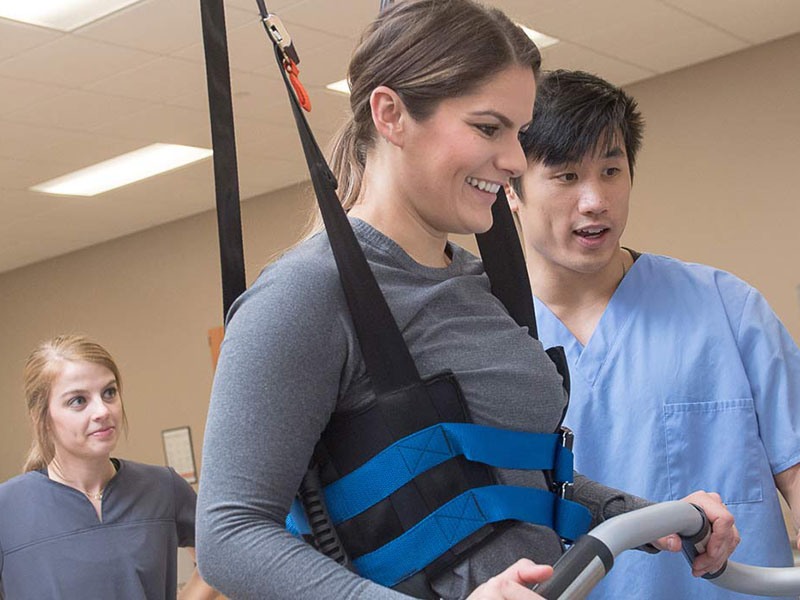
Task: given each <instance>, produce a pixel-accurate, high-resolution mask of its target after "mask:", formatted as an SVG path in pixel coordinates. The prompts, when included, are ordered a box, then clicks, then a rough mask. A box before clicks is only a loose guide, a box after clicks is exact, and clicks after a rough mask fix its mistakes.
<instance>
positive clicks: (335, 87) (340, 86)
mask: <svg viewBox="0 0 800 600" xmlns="http://www.w3.org/2000/svg"><path fill="white" fill-rule="evenodd" d="M325 87H326V88H327V89H329V90H332V91H334V92H338V93H340V94H345V95H346V96H349V95H350V86H349V85H347V79H342V80H341V81H334V82H333V83H329V84H328V85H326V86H325Z"/></svg>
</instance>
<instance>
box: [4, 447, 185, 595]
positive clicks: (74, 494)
mask: <svg viewBox="0 0 800 600" xmlns="http://www.w3.org/2000/svg"><path fill="white" fill-rule="evenodd" d="M115 460H116V459H115ZM116 463H117V464H118V466H119V470H118V471H117V474H116V475H115V476H114V477H113V478H112V479H111V481H110V482H109V483H108V486H106V489H105V492H104V494H103V500H102V521H101V520H100V519H99V518H98V516H97V512H96V511H95V509H94V506H93V505H92V503H91V502H90V501H89V499H88V498H87V497H86V496H85V495H84V494H83V493H82V492H79V491H78V490H75V489H73V488H71V487H69V486H66V485H63V484H61V483H58V482H55V481H52V480H51V479H49V478H48V477H47V473H46V472H44V471H31V472H29V473H25V474H24V475H20V476H18V477H14V478H13V479H10V480H8V481H6V482H5V483H3V484H0V598H3V597H4V598H6V600H28V599H30V600H42V599H43V598H47V599H53V600H57V599H60V598H63V599H73V598H87V599H88V598H91V599H95V598H97V599H99V598H120V599H123V598H124V599H125V600H139V599H142V600H144V599H146V600H159V599H162V598H163V599H167V598H169V599H173V598H175V596H176V587H177V548H178V546H181V547H183V546H194V512H195V501H196V496H195V492H194V490H193V489H192V488H191V487H190V486H189V484H188V483H186V482H185V481H184V480H183V479H182V478H181V477H180V476H179V475H178V474H177V473H175V471H174V470H172V469H169V468H167V467H159V466H153V465H143V464H140V463H135V462H130V461H122V460H117V461H116Z"/></svg>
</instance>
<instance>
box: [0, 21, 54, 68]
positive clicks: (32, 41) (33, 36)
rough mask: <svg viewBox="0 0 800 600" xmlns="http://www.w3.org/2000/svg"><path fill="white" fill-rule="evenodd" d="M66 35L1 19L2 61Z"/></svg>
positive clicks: (0, 55)
mask: <svg viewBox="0 0 800 600" xmlns="http://www.w3.org/2000/svg"><path fill="white" fill-rule="evenodd" d="M63 35H64V34H63V33H61V32H60V31H53V30H52V29H45V28H44V27H36V26H34V25H28V24H27V23H19V22H17V21H10V20H8V19H0V60H3V59H6V58H8V57H10V56H14V55H15V54H22V53H23V52H25V51H26V50H30V49H31V48H35V47H36V46H41V45H43V44H46V43H48V42H52V41H54V40H56V39H58V38H60V37H62V36H63Z"/></svg>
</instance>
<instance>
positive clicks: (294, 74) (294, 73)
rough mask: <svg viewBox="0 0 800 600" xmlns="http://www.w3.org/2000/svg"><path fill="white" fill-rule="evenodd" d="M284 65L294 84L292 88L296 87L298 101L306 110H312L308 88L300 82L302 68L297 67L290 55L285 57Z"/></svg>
mask: <svg viewBox="0 0 800 600" xmlns="http://www.w3.org/2000/svg"><path fill="white" fill-rule="evenodd" d="M283 67H284V69H286V72H287V73H289V81H290V82H291V84H292V88H294V93H295V95H296V96H297V101H298V102H299V103H300V106H302V107H303V109H304V110H305V111H306V112H311V98H310V97H309V96H308V92H307V91H306V88H305V87H303V84H302V83H301V82H300V78H299V77H298V76H299V75H300V69H298V68H297V64H295V62H294V61H293V60H292V59H291V58H288V57H284V59H283Z"/></svg>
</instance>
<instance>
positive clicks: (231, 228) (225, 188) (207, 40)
mask: <svg viewBox="0 0 800 600" xmlns="http://www.w3.org/2000/svg"><path fill="white" fill-rule="evenodd" d="M200 13H201V17H202V24H203V45H204V48H205V57H206V80H207V83H208V106H209V114H210V117H211V140H212V145H213V148H214V187H215V191H216V198H217V231H218V235H219V256H220V267H221V271H222V310H223V313H222V316H223V319H224V318H225V316H226V315H227V314H228V309H229V308H230V307H231V304H233V301H234V300H236V298H238V297H239V296H240V295H241V294H242V292H244V290H245V287H246V283H245V269H244V249H243V247H242V218H241V213H240V210H239V178H238V174H237V167H236V140H235V136H234V128H233V104H232V101H231V76H230V68H229V65H228V39H227V35H226V31H225V10H224V8H223V4H222V0H200Z"/></svg>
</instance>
